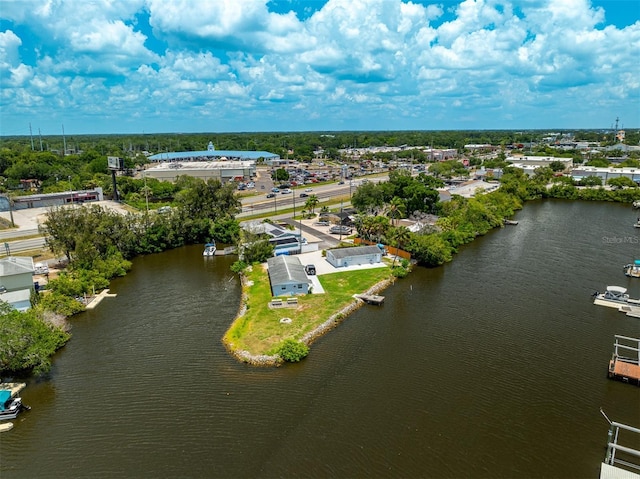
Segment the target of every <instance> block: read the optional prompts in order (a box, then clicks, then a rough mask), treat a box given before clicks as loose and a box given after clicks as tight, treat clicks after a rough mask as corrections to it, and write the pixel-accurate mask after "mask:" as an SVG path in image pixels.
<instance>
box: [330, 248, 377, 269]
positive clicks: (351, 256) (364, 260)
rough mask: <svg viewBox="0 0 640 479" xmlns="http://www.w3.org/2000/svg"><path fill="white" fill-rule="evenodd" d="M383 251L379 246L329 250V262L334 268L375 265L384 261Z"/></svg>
mask: <svg viewBox="0 0 640 479" xmlns="http://www.w3.org/2000/svg"><path fill="white" fill-rule="evenodd" d="M382 254H383V252H382V250H381V249H380V248H379V247H378V246H356V247H354V248H336V249H330V250H327V261H328V262H329V263H330V264H331V265H332V266H333V267H334V268H341V267H347V266H355V265H361V264H375V263H380V262H381V261H382Z"/></svg>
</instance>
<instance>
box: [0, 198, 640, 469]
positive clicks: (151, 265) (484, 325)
mask: <svg viewBox="0 0 640 479" xmlns="http://www.w3.org/2000/svg"><path fill="white" fill-rule="evenodd" d="M636 216H637V214H636V213H635V212H634V211H633V210H632V209H631V208H630V207H629V206H623V205H616V204H603V203H586V202H562V201H545V202H531V203H528V204H527V205H526V206H525V209H524V210H523V211H521V212H519V213H518V215H517V218H516V219H518V220H519V224H518V225H517V226H507V227H505V228H502V229H499V230H495V231H493V232H491V233H490V234H488V235H486V236H485V237H482V238H479V239H477V240H476V241H475V242H473V243H472V244H470V245H467V246H465V247H463V248H461V250H460V252H459V254H458V255H457V256H456V257H455V259H454V261H453V262H452V263H450V264H447V265H445V266H444V267H441V268H436V269H425V268H417V269H416V270H415V271H414V272H412V273H411V274H410V275H409V277H407V278H405V279H403V280H400V281H398V282H396V284H395V285H394V286H392V287H391V288H389V289H388V290H386V291H385V293H384V294H385V296H386V301H385V304H384V305H383V306H381V307H375V306H366V307H363V308H361V309H360V310H358V311H357V312H356V313H354V314H353V315H352V316H351V317H350V318H349V319H348V320H347V321H345V322H344V323H342V324H341V325H340V326H339V328H337V329H336V330H334V331H332V332H331V333H329V334H328V335H327V336H325V337H324V338H322V339H321V340H319V341H318V342H316V343H315V344H314V345H313V346H312V348H311V353H310V355H309V357H308V358H307V359H305V360H304V361H303V362H301V363H299V364H295V365H287V366H284V367H281V368H274V369H266V368H265V369H260V368H252V367H248V366H246V365H243V364H239V363H237V362H236V361H234V360H233V359H231V358H230V357H229V355H228V354H227V352H226V351H225V349H224V347H223V346H222V344H221V341H220V339H221V337H222V335H223V334H224V332H225V331H226V329H227V327H228V326H229V324H230V322H231V321H232V319H233V317H234V315H235V313H236V312H237V309H238V304H239V296H240V287H239V284H238V281H237V278H235V277H234V276H233V275H232V274H231V273H230V271H229V266H230V265H231V263H232V262H233V261H234V259H233V258H231V257H215V258H203V257H202V255H201V253H202V247H201V246H195V247H186V248H181V249H178V250H175V251H169V252H166V253H162V254H158V255H150V256H146V257H142V258H137V259H136V260H135V261H134V267H133V271H132V272H131V273H130V274H129V275H127V276H126V277H125V278H121V279H118V280H116V281H114V282H113V284H112V288H111V290H112V292H114V293H117V297H116V298H107V299H105V300H104V301H103V302H102V303H101V304H100V305H99V307H98V308H97V309H95V310H94V311H90V312H86V313H82V314H81V315H79V316H77V317H75V318H73V321H72V323H73V330H72V333H73V338H72V340H71V341H70V342H69V343H68V345H67V346H66V347H65V348H64V349H63V350H61V351H60V352H59V354H57V355H56V357H55V359H54V366H53V369H52V371H51V373H50V375H49V376H47V377H46V378H41V379H38V380H32V381H30V382H29V383H28V386H27V388H26V389H25V390H24V392H23V395H22V396H23V399H24V402H25V403H26V404H28V405H30V406H31V407H32V410H31V411H30V412H27V413H24V414H22V415H21V416H20V418H19V420H18V421H16V424H15V427H14V429H13V430H12V431H10V432H8V433H4V434H2V435H0V476H1V477H2V478H3V479H10V478H58V477H59V478H69V477H96V478H99V477H105V478H107V477H108V478H112V477H135V478H158V477H181V478H199V477H220V478H227V477H229V478H236V477H237V478H240V477H242V478H245V477H246V478H262V477H264V478H272V477H287V478H293V477H304V478H313V477H318V478H326V477H338V478H346V477H380V478H387V477H388V478H396V477H447V478H448V477H451V478H457V477H473V478H484V477H487V478H489V477H491V478H500V477H504V478H538V477H539V478H550V477H552V478H553V477H558V478H569V477H597V475H598V473H599V464H600V462H601V461H602V459H603V458H604V455H605V446H606V440H607V429H608V424H607V423H606V421H605V420H604V418H603V417H602V416H601V414H600V412H599V409H600V407H602V408H603V409H604V411H605V412H606V413H607V414H608V416H609V417H610V418H611V419H612V420H616V421H619V422H624V423H627V424H631V425H634V426H636V427H639V426H640V408H639V406H638V405H639V404H640V388H637V387H634V386H631V385H628V384H624V383H621V382H615V381H611V380H609V379H607V374H606V371H607V364H608V360H609V358H610V356H611V352H612V345H613V341H614V335H615V334H622V335H627V336H634V337H637V336H638V334H639V332H640V326H639V325H640V322H639V321H640V320H638V319H637V318H630V317H627V316H625V315H624V314H622V313H619V312H617V311H616V310H614V309H610V308H604V307H599V306H594V305H593V304H592V299H591V294H592V293H593V292H594V291H596V290H600V291H602V290H603V288H604V287H605V286H606V285H619V286H625V287H627V288H629V292H630V293H631V295H632V296H633V297H640V280H638V279H633V278H627V277H625V276H624V274H623V272H622V266H623V265H624V264H626V263H628V262H631V261H632V260H634V259H637V258H638V257H640V231H638V230H634V228H633V227H632V225H633V223H634V222H635V219H636Z"/></svg>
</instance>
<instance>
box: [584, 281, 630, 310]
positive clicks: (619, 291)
mask: <svg viewBox="0 0 640 479" xmlns="http://www.w3.org/2000/svg"><path fill="white" fill-rule="evenodd" d="M593 296H594V300H593V304H597V305H600V306H607V307H609V308H616V309H620V308H621V307H623V306H633V307H640V299H632V298H630V297H629V295H628V294H627V288H623V287H622V286H607V290H606V291H605V292H604V293H599V292H597V291H596V292H595V293H594V295H593Z"/></svg>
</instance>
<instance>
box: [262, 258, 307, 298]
mask: <svg viewBox="0 0 640 479" xmlns="http://www.w3.org/2000/svg"><path fill="white" fill-rule="evenodd" d="M267 267H268V268H269V281H270V282H271V294H272V295H273V296H294V295H297V294H308V293H309V278H308V277H307V274H306V273H305V271H304V266H303V265H302V263H301V262H300V259H299V258H298V257H296V256H287V255H281V256H275V257H273V258H269V259H267Z"/></svg>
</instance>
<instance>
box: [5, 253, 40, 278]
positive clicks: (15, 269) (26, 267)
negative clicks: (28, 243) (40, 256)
mask: <svg viewBox="0 0 640 479" xmlns="http://www.w3.org/2000/svg"><path fill="white" fill-rule="evenodd" d="M34 270H35V268H34V267H33V258H32V257H30V256H9V257H8V258H2V259H0V277H4V276H12V275H14V274H24V273H33V272H34Z"/></svg>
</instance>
